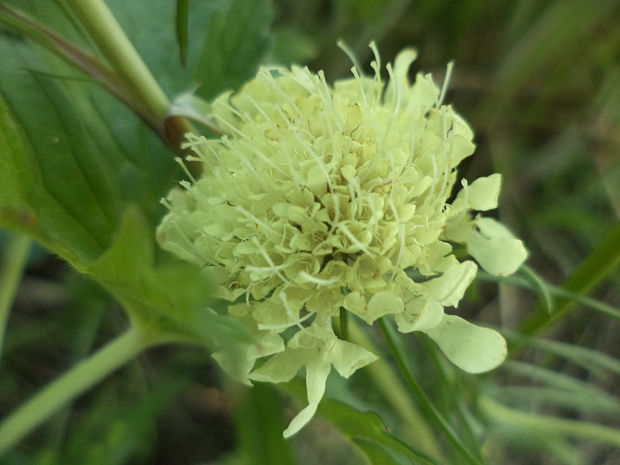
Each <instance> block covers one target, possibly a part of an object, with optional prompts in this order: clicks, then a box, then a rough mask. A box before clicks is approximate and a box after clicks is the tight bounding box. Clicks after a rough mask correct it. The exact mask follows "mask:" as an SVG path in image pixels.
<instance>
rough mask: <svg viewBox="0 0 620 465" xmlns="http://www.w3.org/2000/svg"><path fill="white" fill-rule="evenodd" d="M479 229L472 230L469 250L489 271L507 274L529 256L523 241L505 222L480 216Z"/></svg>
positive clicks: (495, 273)
mask: <svg viewBox="0 0 620 465" xmlns="http://www.w3.org/2000/svg"><path fill="white" fill-rule="evenodd" d="M476 226H478V230H472V232H471V234H470V236H469V238H468V239H467V251H468V252H469V253H470V254H471V256H472V257H474V258H475V259H476V260H477V261H478V263H480V265H481V266H482V267H483V268H484V269H485V270H486V271H488V272H489V273H491V274H494V275H499V276H507V275H510V274H512V273H514V272H515V271H517V269H518V268H519V267H520V266H521V264H522V263H523V262H524V261H525V259H526V258H527V251H526V250H525V246H524V245H523V242H521V241H520V240H519V239H517V238H516V237H515V236H514V235H513V234H512V233H511V232H510V231H509V230H508V228H506V227H505V226H504V225H503V224H501V223H499V222H497V221H495V220H494V219H492V218H478V219H477V220H476Z"/></svg>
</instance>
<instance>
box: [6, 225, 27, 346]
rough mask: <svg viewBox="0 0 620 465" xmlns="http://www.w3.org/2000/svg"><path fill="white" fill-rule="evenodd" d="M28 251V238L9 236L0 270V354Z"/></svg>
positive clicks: (16, 235) (15, 235)
mask: <svg viewBox="0 0 620 465" xmlns="http://www.w3.org/2000/svg"><path fill="white" fill-rule="evenodd" d="M29 251H30V239H29V238H28V237H26V236H23V235H21V234H20V235H18V234H11V236H10V239H9V243H8V245H7V247H6V249H5V253H4V260H3V262H2V266H1V268H0V353H2V345H3V342H4V332H5V330H6V323H7V320H8V318H9V312H10V310H11V306H12V305H13V300H14V298H15V293H16V292H17V287H18V286H19V282H20V280H21V277H22V274H23V272H24V269H25V267H26V261H27V259H28V252H29Z"/></svg>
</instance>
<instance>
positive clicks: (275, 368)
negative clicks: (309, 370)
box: [250, 350, 307, 383]
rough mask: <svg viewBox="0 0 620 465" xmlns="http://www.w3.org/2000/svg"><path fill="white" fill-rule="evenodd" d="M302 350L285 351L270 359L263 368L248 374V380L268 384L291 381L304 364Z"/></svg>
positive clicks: (305, 358)
mask: <svg viewBox="0 0 620 465" xmlns="http://www.w3.org/2000/svg"><path fill="white" fill-rule="evenodd" d="M306 361H307V356H306V353H305V351H303V350H287V351H286V352H282V353H280V354H277V355H275V356H274V357H272V358H270V359H269V360H268V361H267V362H265V364H264V365H263V366H261V367H260V368H257V369H256V370H254V371H253V372H252V373H250V379H252V380H254V381H262V382H269V383H286V382H287V381H290V380H291V379H293V376H295V375H296V374H297V372H298V371H299V369H300V368H301V367H302V366H304V365H305V364H306Z"/></svg>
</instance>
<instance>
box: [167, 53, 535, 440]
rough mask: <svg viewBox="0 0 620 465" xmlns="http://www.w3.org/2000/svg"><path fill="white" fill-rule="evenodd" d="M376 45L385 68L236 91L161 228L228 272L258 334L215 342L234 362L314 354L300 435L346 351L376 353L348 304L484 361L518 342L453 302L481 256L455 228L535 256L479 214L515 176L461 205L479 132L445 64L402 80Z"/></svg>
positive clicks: (352, 357) (305, 73)
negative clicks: (462, 255)
mask: <svg viewBox="0 0 620 465" xmlns="http://www.w3.org/2000/svg"><path fill="white" fill-rule="evenodd" d="M375 56H376V60H375V62H373V68H374V70H375V76H374V77H366V76H363V75H361V71H360V70H358V69H357V68H354V69H353V77H352V78H350V79H346V80H342V81H338V82H336V83H335V84H334V86H333V87H332V86H330V85H329V84H328V83H327V82H326V79H325V77H324V75H323V73H322V72H319V73H318V74H315V73H312V72H310V71H309V70H308V69H307V68H300V67H292V68H291V69H284V68H262V69H261V70H259V72H258V75H257V76H256V78H255V79H253V80H251V81H250V82H248V83H247V84H246V85H245V86H244V87H243V88H242V89H241V90H240V91H239V92H237V93H234V94H233V93H226V94H223V95H221V96H220V97H219V98H218V99H216V101H215V102H214V103H213V105H212V114H210V115H209V116H210V117H212V118H213V119H214V120H215V121H216V122H217V124H218V125H219V127H220V128H221V129H222V131H223V132H224V133H225V135H224V136H222V137H221V138H219V139H206V138H204V137H196V136H193V137H191V138H190V144H191V146H192V148H193V150H194V151H195V153H196V155H197V157H198V159H199V160H200V161H202V162H203V166H204V174H203V175H202V177H201V178H200V179H198V180H197V181H195V182H193V183H188V182H184V183H182V188H181V189H177V190H174V191H172V192H171V193H170V195H169V197H168V199H167V200H166V203H167V205H168V207H169V210H170V212H169V213H168V215H167V216H166V217H165V218H164V220H163V222H162V224H161V225H160V227H159V229H158V239H159V242H160V243H161V245H162V247H163V248H164V249H167V250H169V251H171V252H173V253H175V254H177V255H178V256H179V257H181V258H183V259H185V260H187V261H190V262H192V263H195V264H196V265H197V266H199V267H208V268H209V269H211V270H214V271H216V273H217V275H218V278H219V287H218V295H219V297H222V298H224V299H226V300H228V301H230V302H234V304H233V305H231V306H230V307H229V312H230V314H231V315H233V316H235V317H238V318H239V319H240V320H241V321H242V322H243V323H244V324H246V325H247V326H248V327H249V328H250V329H251V330H252V331H254V333H255V334H256V341H257V342H256V344H255V345H251V346H247V347H243V348H240V353H241V356H237V357H232V358H231V357H229V356H228V355H227V354H226V353H224V352H222V353H218V354H216V355H215V357H216V359H217V360H218V361H219V362H220V364H222V366H223V367H224V368H225V369H227V370H229V371H233V370H235V374H236V376H237V377H239V378H240V379H242V380H243V381H245V382H248V383H249V379H253V380H259V381H272V382H282V381H287V380H290V379H291V378H292V377H293V376H295V374H296V373H297V372H298V371H299V370H300V369H301V368H305V370H306V382H307V387H308V400H309V405H308V406H307V407H306V408H305V409H304V410H302V412H301V413H300V414H299V415H298V416H297V417H296V418H295V419H294V420H293V422H292V423H291V425H290V426H289V427H288V428H287V430H286V431H285V435H286V436H289V435H291V434H294V433H295V432H296V431H298V430H299V429H300V428H301V427H302V426H303V425H304V424H305V423H306V422H307V421H309V420H310V418H311V417H312V415H313V414H314V412H315V410H316V408H317V405H318V402H319V401H320V399H321V397H322V395H323V392H324V389H325V381H326V379H327V375H328V374H329V372H330V370H331V367H332V366H333V367H334V368H335V369H336V371H338V373H339V374H340V375H342V376H344V377H348V376H349V375H351V374H352V373H353V372H354V371H355V370H356V369H357V368H360V367H362V366H364V365H366V364H368V363H370V362H372V361H373V360H375V359H376V356H375V355H373V354H371V353H370V352H368V351H367V350H366V349H364V348H362V347H360V346H358V345H355V344H353V343H352V342H349V341H343V340H340V339H339V338H338V337H337V336H336V335H335V334H334V331H333V330H332V319H333V318H334V317H336V316H337V315H338V314H339V311H340V308H341V307H342V308H345V309H346V310H348V311H349V312H351V313H352V314H354V315H356V316H357V317H359V318H361V319H362V320H364V321H365V322H367V323H368V324H372V323H373V322H374V321H375V320H376V319H377V318H380V317H383V316H385V315H391V316H393V318H394V319H395V321H396V323H397V325H398V329H399V330H400V331H401V332H411V331H424V332H425V333H427V334H428V335H429V336H430V337H431V338H433V339H434V340H435V341H436V342H437V343H438V345H439V346H440V348H441V349H442V350H443V351H444V353H445V354H446V356H447V357H448V358H450V359H451V360H452V361H453V362H454V363H455V364H456V365H458V366H459V367H461V368H463V369H464V370H466V371H469V372H472V373H478V372H482V371H486V370H489V369H492V368H494V367H495V366H497V365H498V364H499V363H501V361H502V360H503V359H504V357H505V342H504V340H503V339H502V337H501V336H500V335H499V334H498V333H496V332H495V331H492V330H490V329H486V328H479V327H476V326H474V325H472V324H470V323H468V322H466V321H464V320H463V319H461V318H459V317H457V316H453V315H445V314H444V307H456V306H457V305H458V303H459V301H460V300H461V298H462V297H463V294H464V292H465V290H466V289H467V287H468V286H469V284H470V283H471V282H472V280H473V279H474V277H475V275H476V271H477V265H476V263H475V262H474V261H470V260H467V261H463V262H459V261H458V260H457V258H456V257H455V256H454V255H453V254H452V251H453V244H454V243H464V244H466V246H467V250H468V251H469V253H470V254H471V255H472V256H473V257H474V258H475V259H476V260H477V262H478V263H479V264H480V265H481V266H482V267H484V268H485V269H486V270H487V271H489V272H491V273H494V274H500V275H506V274H510V273H513V272H514V271H515V270H516V269H517V268H518V267H519V265H520V264H521V263H522V262H523V260H524V259H525V257H526V252H525V249H524V247H523V245H522V243H521V241H519V240H518V239H515V238H514V237H513V236H512V234H511V233H510V232H509V231H508V230H507V229H506V228H505V227H504V226H502V225H501V224H500V223H498V222H496V221H495V220H492V219H489V218H479V217H477V216H473V214H472V211H485V210H491V209H494V208H496V207H497V199H498V195H499V189H500V175H499V174H494V175H491V176H489V177H485V178H479V179H477V180H475V181H474V182H472V183H471V184H468V183H467V182H465V181H463V182H462V188H461V189H460V191H459V193H458V194H457V196H456V198H455V200H454V201H453V202H452V203H451V204H449V203H448V200H449V199H450V198H451V197H452V196H453V191H454V185H455V183H456V179H457V173H456V167H457V166H458V164H459V163H460V162H461V161H462V160H463V159H464V158H466V157H468V156H470V155H471V154H472V153H473V151H474V144H473V142H472V138H473V134H472V131H471V129H470V128H469V127H468V125H467V124H466V123H465V122H464V121H463V119H462V118H461V117H460V116H459V115H457V114H456V113H455V112H454V111H453V110H452V108H451V107H450V106H446V105H442V102H441V96H440V94H441V92H440V89H439V88H438V87H437V86H436V85H435V84H434V83H433V80H432V79H431V77H430V75H424V74H418V75H417V76H416V79H415V82H414V83H413V84H410V82H409V79H408V71H409V67H410V65H411V63H412V62H413V60H414V59H415V52H414V51H412V50H404V51H403V52H401V53H400V54H399V55H398V57H397V58H396V60H395V63H394V65H393V66H392V65H387V73H388V75H389V83H386V82H384V81H383V80H382V78H381V66H380V63H379V58H378V54H377V53H376V52H375ZM406 271H413V272H414V275H415V276H418V277H419V278H416V279H417V280H414V279H412V278H410V277H409V275H408V274H407V273H406ZM285 332H286V333H285ZM283 333H285V334H283ZM285 339H286V340H285ZM237 355H239V354H237ZM264 357H270V358H269V359H268V360H267V361H266V362H265V363H264V364H262V365H261V366H260V367H259V368H258V369H254V363H255V361H256V360H257V359H260V358H264ZM233 358H236V359H237V361H236V362H235V363H233V360H232V359H233Z"/></svg>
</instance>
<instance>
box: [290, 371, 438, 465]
mask: <svg viewBox="0 0 620 465" xmlns="http://www.w3.org/2000/svg"><path fill="white" fill-rule="evenodd" d="M278 387H280V388H281V389H283V390H284V391H286V392H288V393H289V394H290V395H292V396H293V397H294V398H295V399H297V400H299V401H300V402H305V388H304V385H303V383H302V382H301V381H300V380H293V381H291V382H290V383H287V384H281V385H279V386H278ZM318 412H319V414H320V415H321V416H322V417H323V418H325V419H326V420H328V421H329V422H330V423H332V424H333V425H334V426H335V427H336V428H338V430H339V431H340V432H341V433H342V434H343V436H345V437H346V438H347V439H349V440H350V441H351V442H352V443H353V444H355V445H356V446H357V447H358V448H359V449H360V450H361V452H362V453H363V454H364V455H365V456H366V458H367V459H368V460H369V462H368V463H369V464H371V465H400V464H401V463H414V464H421V465H437V464H439V462H438V461H437V460H435V459H433V458H432V457H430V456H428V455H427V454H425V453H423V452H421V451H419V450H416V449H414V448H413V447H411V446H409V445H407V444H405V443H404V442H402V441H400V440H399V439H398V438H396V437H395V436H393V435H392V434H390V432H389V430H388V428H387V427H386V425H385V423H383V420H382V419H381V417H379V415H377V414H376V413H373V412H361V411H359V410H357V409H355V408H353V407H350V406H348V405H346V404H343V403H342V402H338V401H336V400H332V399H328V398H323V400H321V403H320V404H319V408H318ZM403 459H404V460H405V461H404V462H403ZM378 460H379V461H378Z"/></svg>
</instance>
